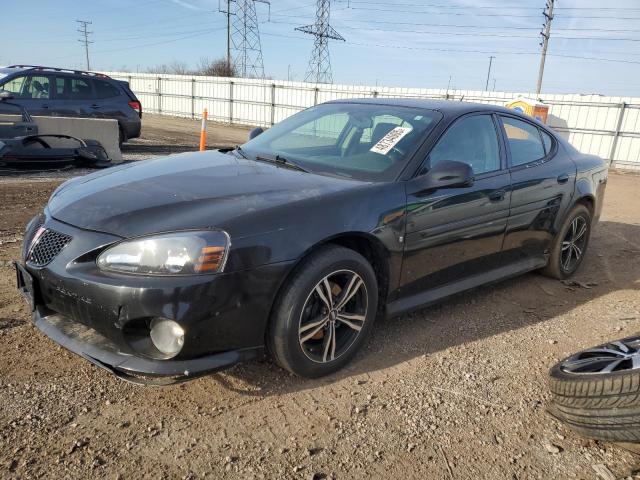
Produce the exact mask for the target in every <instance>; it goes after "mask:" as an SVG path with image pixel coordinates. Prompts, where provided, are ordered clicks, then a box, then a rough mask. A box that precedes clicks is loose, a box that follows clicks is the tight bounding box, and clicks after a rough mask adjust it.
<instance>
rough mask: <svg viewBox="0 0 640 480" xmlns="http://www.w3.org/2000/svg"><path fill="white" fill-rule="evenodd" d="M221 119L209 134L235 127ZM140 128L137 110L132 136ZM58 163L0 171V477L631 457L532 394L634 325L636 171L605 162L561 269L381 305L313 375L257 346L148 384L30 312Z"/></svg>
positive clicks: (521, 474)
mask: <svg viewBox="0 0 640 480" xmlns="http://www.w3.org/2000/svg"><path fill="white" fill-rule="evenodd" d="M152 118H153V117H151V116H147V117H146V118H145V120H146V121H147V120H148V121H149V123H151V120H150V119H152ZM154 121H155V119H154ZM175 123H180V124H181V125H183V126H184V127H185V129H189V128H191V127H192V126H193V123H194V122H189V121H186V120H180V122H177V121H176V122H175ZM188 123H191V124H192V125H191V126H189V125H188ZM167 128H169V127H167ZM220 128H221V131H222V130H224V131H225V132H226V133H228V136H226V137H224V138H223V137H221V139H220V140H219V141H220V142H226V143H237V142H239V141H241V140H242V138H243V137H244V135H246V132H245V131H241V132H234V131H232V130H229V129H228V127H220ZM152 132H153V133H152ZM154 134H155V132H154V130H153V129H151V128H148V125H147V123H145V138H144V139H143V140H141V141H139V142H138V141H136V142H135V143H134V144H133V145H134V146H137V145H138V144H140V145H141V146H145V145H147V146H148V145H150V144H152V143H153V142H151V141H150V139H151V138H154V137H152V135H154ZM171 135H174V136H173V137H172V136H171ZM210 136H213V134H211V135H210ZM238 137H239V138H238ZM155 138H157V139H159V140H160V141H161V142H162V143H161V145H160V147H155V148H156V150H153V149H152V148H148V150H153V152H154V153H160V151H159V150H158V149H160V148H162V145H165V147H166V146H167V145H171V148H173V146H175V145H177V144H180V145H183V146H184V145H190V144H192V143H193V142H192V140H193V139H192V138H190V139H189V140H184V135H183V134H182V133H180V132H177V133H176V132H175V131H174V133H166V132H165V130H162V129H158V133H157V136H156V137H155ZM194 138H197V136H195V137H194ZM167 139H175V140H177V141H179V142H180V143H176V142H174V140H171V141H166V140H167ZM147 141H149V143H148V144H147V143H145V142H147ZM60 181H61V180H60V179H50V178H32V177H19V178H11V179H4V180H2V181H0V201H1V202H2V205H3V209H2V211H1V212H0V242H1V243H0V245H1V249H0V348H1V351H2V361H0V405H1V407H0V477H2V478H35V477H46V478H83V479H84V478H111V479H113V478H121V479H126V478H141V477H152V478H187V479H191V478H269V479H271V478H302V479H319V478H372V477H373V478H401V477H402V478H421V479H422V478H429V479H430V478H434V479H435V478H438V479H440V478H442V479H474V480H475V479H485V478H486V479H530V478H533V479H544V480H547V479H604V478H614V479H615V478H629V477H632V476H633V475H635V474H634V472H635V471H636V469H638V470H640V460H639V459H638V457H637V456H636V455H635V454H634V453H632V452H631V451H630V450H629V448H630V447H628V446H620V445H612V444H606V443H599V442H596V441H592V440H588V439H584V438H580V437H578V436H577V435H575V434H574V433H572V432H571V431H569V430H567V429H566V428H565V427H563V426H562V425H561V424H559V423H558V422H556V421H555V420H553V419H552V418H551V417H550V416H549V415H548V413H547V412H546V405H547V402H548V401H549V393H548V389H547V380H546V378H547V371H548V369H549V367H550V366H551V365H552V364H553V363H554V362H556V361H557V360H559V359H560V358H561V357H563V356H566V355H568V354H569V353H571V352H574V351H576V350H578V349H581V348H584V347H587V346H590V345H594V344H597V343H600V342H603V341H605V340H608V339H613V338H617V337H623V336H626V335H630V334H633V333H635V332H637V331H638V330H640V295H639V294H638V290H639V289H640V202H639V200H640V199H639V197H638V191H639V188H640V176H636V175H629V174H627V175H622V174H615V173H614V174H612V175H611V177H610V183H609V186H608V190H607V198H606V204H605V209H604V212H603V216H602V219H601V223H600V224H599V226H598V227H596V228H595V229H594V232H593V238H592V243H591V246H590V251H589V254H588V256H587V258H586V260H585V264H584V265H583V267H582V269H581V270H580V272H579V273H578V275H577V276H576V277H575V280H576V281H577V282H575V283H568V284H565V283H561V282H558V281H554V280H550V279H547V278H545V277H542V276H540V275H538V274H528V275H525V276H523V277H520V278H517V279H513V280H509V281H507V282H504V283H501V284H499V285H496V286H492V287H485V288H481V289H478V290H475V291H473V292H471V293H466V294H463V295H459V296H457V297H454V298H452V299H450V300H448V301H446V302H445V303H442V304H440V305H437V306H435V307H431V308H429V309H425V310H422V311H419V312H415V313H412V314H410V315H404V316H402V317H397V318H393V319H386V320H380V321H379V322H378V324H377V325H376V328H375V330H374V332H373V335H372V336H371V338H370V341H369V342H368V343H367V345H366V347H365V348H364V350H363V351H362V352H361V354H359V355H358V356H357V357H356V359H355V362H354V363H353V364H352V365H351V366H350V367H348V368H347V369H346V370H344V371H342V372H339V373H338V374H335V375H333V376H330V377H328V378H323V379H319V380H302V379H299V378H295V377H293V376H291V375H289V374H287V373H286V372H284V371H283V370H281V369H279V368H278V367H276V366H274V365H273V364H271V363H270V362H268V361H261V362H252V363H248V364H245V365H240V366H237V367H234V368H232V369H230V370H228V371H226V372H223V373H218V374H214V375H210V376H207V377H204V378H200V379H197V380H194V381H192V382H189V383H185V384H181V385H175V386H170V387H162V388H158V387H141V386H135V385H131V384H128V383H124V382H122V381H119V380H117V379H116V378H114V377H112V376H110V375H109V374H108V373H106V372H104V371H103V370H100V369H97V368H95V367H93V366H92V365H91V364H89V363H88V362H87V361H85V360H83V359H81V358H79V357H76V356H74V355H73V354H70V353H68V352H66V351H65V350H63V349H62V348H61V347H58V346H57V345H56V344H54V343H53V342H52V341H50V340H49V339H47V338H46V337H44V336H43V335H42V334H40V333H39V332H38V331H37V329H36V328H35V327H33V326H32V325H31V323H30V322H29V313H28V309H27V307H26V304H25V303H24V301H23V300H22V299H21V298H20V297H19V296H18V294H17V293H16V291H15V289H14V281H15V279H14V274H13V271H12V268H11V266H10V260H11V259H14V258H17V257H18V254H19V253H18V252H19V242H20V240H21V236H22V228H23V225H24V224H25V223H26V221H27V220H28V219H29V218H30V217H31V216H32V215H33V214H35V213H36V212H37V211H38V209H40V208H41V207H42V206H43V204H44V203H45V202H46V200H47V198H48V195H49V194H50V192H51V191H52V190H53V189H54V188H55V186H56V185H58V184H59V183H60ZM609 473H611V475H612V476H610V477H608V476H607V475H608V474H609ZM633 478H640V476H633Z"/></svg>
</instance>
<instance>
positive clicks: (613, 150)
mask: <svg viewBox="0 0 640 480" xmlns="http://www.w3.org/2000/svg"><path fill="white" fill-rule="evenodd" d="M626 108H627V104H626V102H622V103H621V104H620V113H619V114H618V123H617V125H616V131H615V133H614V134H613V141H612V142H611V151H610V152H609V166H611V167H613V164H614V157H615V154H616V150H617V148H618V138H620V131H621V130H622V122H623V121H624V113H625V110H626Z"/></svg>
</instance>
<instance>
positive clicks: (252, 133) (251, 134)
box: [249, 127, 264, 140]
mask: <svg viewBox="0 0 640 480" xmlns="http://www.w3.org/2000/svg"><path fill="white" fill-rule="evenodd" d="M262 132H264V130H263V129H262V128H261V127H256V128H254V129H253V130H251V131H250V132H249V140H253V139H254V138H256V137H257V136H258V135H260V134H261V133H262Z"/></svg>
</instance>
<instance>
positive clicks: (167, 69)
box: [146, 60, 191, 75]
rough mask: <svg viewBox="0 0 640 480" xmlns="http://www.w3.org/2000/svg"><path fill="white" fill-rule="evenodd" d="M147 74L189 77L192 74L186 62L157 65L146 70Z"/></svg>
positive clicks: (177, 61) (175, 61)
mask: <svg viewBox="0 0 640 480" xmlns="http://www.w3.org/2000/svg"><path fill="white" fill-rule="evenodd" d="M146 71H147V73H168V74H174V75H188V74H190V73H191V70H190V69H189V67H188V65H187V64H186V63H185V62H181V61H179V60H174V61H173V62H171V63H169V64H166V63H163V64H161V65H155V66H153V67H149V68H147V69H146Z"/></svg>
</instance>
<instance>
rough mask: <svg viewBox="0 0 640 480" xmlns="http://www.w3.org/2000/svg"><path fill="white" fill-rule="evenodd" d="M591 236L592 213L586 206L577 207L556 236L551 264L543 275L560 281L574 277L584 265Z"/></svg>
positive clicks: (550, 259) (543, 270)
mask: <svg viewBox="0 0 640 480" xmlns="http://www.w3.org/2000/svg"><path fill="white" fill-rule="evenodd" d="M590 235H591V213H590V212H589V209H588V208H587V207H585V206H584V205H580V204H579V205H576V206H575V207H573V209H572V210H571V211H570V212H569V215H567V219H566V220H565V222H564V224H563V225H562V228H561V229H560V231H559V232H558V234H557V235H556V238H555V239H554V241H553V245H552V247H551V254H550V256H549V263H548V264H547V266H546V267H545V268H543V269H542V273H543V274H544V275H546V276H548V277H551V278H557V279H559V280H563V279H565V278H568V277H570V276H571V275H573V274H574V273H575V272H576V270H578V267H580V264H582V261H583V259H584V256H585V254H586V252H587V247H588V245H589V237H590Z"/></svg>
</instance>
